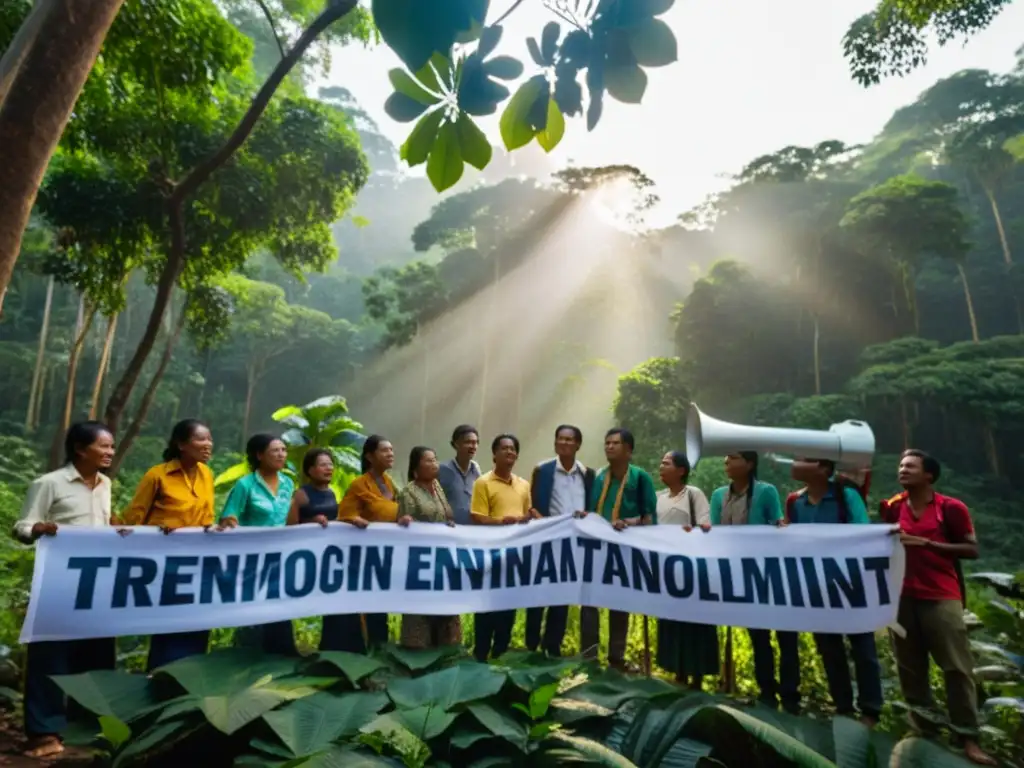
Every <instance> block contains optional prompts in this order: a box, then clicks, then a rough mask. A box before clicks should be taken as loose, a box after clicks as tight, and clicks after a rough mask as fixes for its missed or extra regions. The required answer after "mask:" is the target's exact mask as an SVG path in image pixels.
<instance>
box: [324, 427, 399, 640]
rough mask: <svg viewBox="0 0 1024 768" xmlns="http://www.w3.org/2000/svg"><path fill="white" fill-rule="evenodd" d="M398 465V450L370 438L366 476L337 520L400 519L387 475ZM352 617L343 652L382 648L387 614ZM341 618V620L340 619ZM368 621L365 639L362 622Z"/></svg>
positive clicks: (351, 491)
mask: <svg viewBox="0 0 1024 768" xmlns="http://www.w3.org/2000/svg"><path fill="white" fill-rule="evenodd" d="M393 466H395V449H394V447H393V446H392V445H391V442H390V441H389V440H388V439H387V438H385V437H381V436H380V435H370V436H369V437H368V438H366V442H365V443H363V452H362V469H363V474H361V475H360V476H359V477H357V478H356V479H355V480H353V481H352V484H351V485H350V486H349V487H348V490H347V491H345V496H344V497H343V498H342V500H341V505H340V506H339V508H338V519H340V520H345V521H352V520H354V519H355V518H361V519H363V520H365V521H366V522H368V523H394V522H395V521H396V520H397V519H398V492H397V491H396V490H395V484H394V483H393V482H392V480H391V476H390V475H389V474H388V472H389V471H390V470H391V468H392V467H393ZM348 615H349V616H351V617H352V618H351V620H350V623H346V626H345V629H344V634H345V638H344V640H343V644H344V646H345V647H343V648H341V650H346V651H350V652H351V653H365V652H366V651H367V650H368V648H374V647H376V646H380V645H383V644H384V643H386V642H387V640H388V615H387V614H386V613H367V614H365V615H364V616H362V617H360V615H359V614H348ZM338 618H339V619H341V617H340V616H339V617H338ZM361 618H362V619H364V620H365V622H366V639H365V640H364V639H363V632H362V626H361V625H362V622H361V621H360V619H361Z"/></svg>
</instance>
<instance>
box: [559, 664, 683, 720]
mask: <svg viewBox="0 0 1024 768" xmlns="http://www.w3.org/2000/svg"><path fill="white" fill-rule="evenodd" d="M679 695H681V691H680V690H679V688H678V687H676V686H674V685H672V684H671V683H667V682H665V681H664V680H658V679H656V678H645V677H640V678H630V677H626V676H625V675H623V674H621V673H619V672H615V671H613V670H608V671H607V672H605V673H604V674H602V675H600V676H598V677H595V678H592V679H591V680H588V681H587V682H585V683H583V684H582V685H578V686H576V687H574V688H570V689H569V690H568V691H566V692H565V693H563V694H562V696H563V698H568V699H582V700H583V701H588V702H590V703H591V704H597V705H598V706H600V707H606V708H607V709H612V710H615V709H618V708H619V707H621V706H622V705H623V704H625V703H626V702H627V701H633V700H634V699H652V698H656V697H659V696H679Z"/></svg>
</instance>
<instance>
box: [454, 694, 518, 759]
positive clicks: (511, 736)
mask: <svg viewBox="0 0 1024 768" xmlns="http://www.w3.org/2000/svg"><path fill="white" fill-rule="evenodd" d="M467 709H469V712H470V714H471V715H473V717H475V718H476V719H477V720H478V721H479V722H480V725H482V726H483V727H484V728H486V729H487V730H488V731H490V732H491V733H492V734H494V735H495V736H497V737H499V738H502V739H504V740H505V741H507V742H509V743H511V744H514V745H515V746H516V747H517V748H519V749H521V750H525V749H526V744H527V741H528V740H529V738H530V731H529V728H528V727H527V726H526V725H525V724H524V723H521V722H519V721H518V720H516V719H515V718H514V717H512V715H510V714H509V713H508V712H505V711H502V710H500V709H498V708H497V707H495V706H493V705H492V704H488V703H487V702H486V701H475V702H473V703H471V704H470V705H469V706H468V707H467Z"/></svg>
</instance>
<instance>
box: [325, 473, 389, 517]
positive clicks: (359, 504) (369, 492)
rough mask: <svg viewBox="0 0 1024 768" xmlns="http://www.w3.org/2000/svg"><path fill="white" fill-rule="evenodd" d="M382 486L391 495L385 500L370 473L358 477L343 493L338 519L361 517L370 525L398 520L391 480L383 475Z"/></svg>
mask: <svg viewBox="0 0 1024 768" xmlns="http://www.w3.org/2000/svg"><path fill="white" fill-rule="evenodd" d="M383 482H384V486H385V487H386V488H387V489H388V492H389V493H390V494H391V498H390V499H388V498H385V497H384V494H383V493H381V490H380V488H379V487H378V485H377V481H376V480H374V478H373V475H372V474H371V473H370V472H366V473H365V474H362V475H360V476H359V477H357V478H356V479H355V480H353V481H352V484H351V485H350V486H349V487H348V490H347V491H345V496H344V497H343V498H342V500H341V505H340V507H339V508H338V519H340V520H351V519H352V518H354V517H361V518H363V519H364V520H366V521H367V522H370V523H393V522H395V520H396V519H397V518H398V498H397V496H398V494H397V493H396V492H395V484H394V483H393V482H391V478H390V477H388V476H387V475H384V480H383Z"/></svg>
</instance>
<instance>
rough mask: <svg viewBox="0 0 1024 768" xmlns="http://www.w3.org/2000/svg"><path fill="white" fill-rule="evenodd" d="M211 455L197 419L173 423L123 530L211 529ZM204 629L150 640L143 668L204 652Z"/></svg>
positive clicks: (206, 634) (208, 436) (208, 440)
mask: <svg viewBox="0 0 1024 768" xmlns="http://www.w3.org/2000/svg"><path fill="white" fill-rule="evenodd" d="M212 455H213V436H212V435H211V434H210V428H209V427H208V426H206V424H204V423H203V422H201V421H199V420H198V419H185V420H183V421H179V422H178V423H177V424H175V425H174V429H172V430H171V437H170V440H168V441H167V448H166V449H165V450H164V463H163V464H157V465H156V466H155V467H152V468H151V469H150V470H149V471H148V472H146V474H145V475H143V476H142V480H141V481H140V482H139V487H138V488H137V489H136V490H135V498H133V499H132V502H131V504H130V505H129V506H128V509H127V511H126V512H125V514H124V523H125V525H154V526H157V527H159V528H160V530H161V531H163V532H164V533H168V534H169V533H171V532H173V531H175V530H177V529H179V528H206V529H209V528H210V527H211V526H212V525H213V504H214V502H213V472H211V471H210V468H209V467H208V466H207V462H208V461H209V460H210V457H211V456H212ZM209 642H210V631H209V630H208V629H203V630H199V631H197V632H174V633H171V634H166V635H153V637H152V638H151V639H150V645H149V660H148V662H147V669H148V670H154V669H156V668H158V667H163V666H165V665H167V664H170V663H171V662H172V661H177V660H178V659H183V658H185V657H186V656H195V655H197V654H201V653H206V648H207V646H208V645H209Z"/></svg>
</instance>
